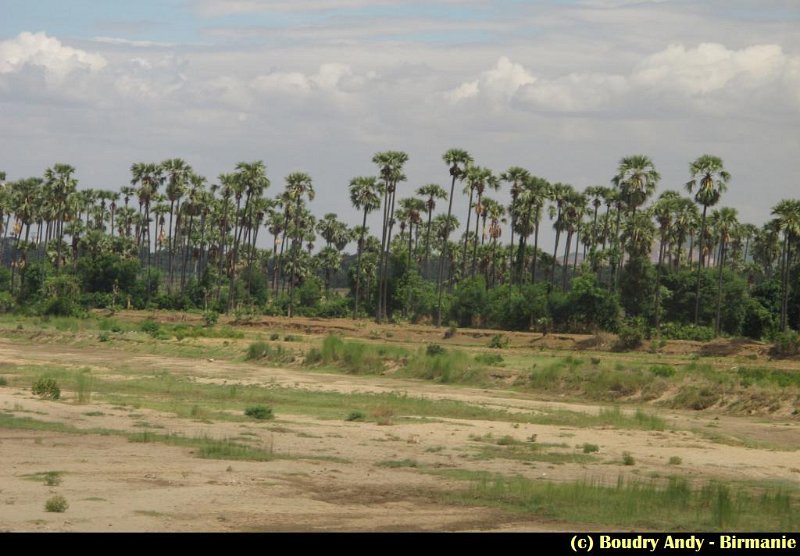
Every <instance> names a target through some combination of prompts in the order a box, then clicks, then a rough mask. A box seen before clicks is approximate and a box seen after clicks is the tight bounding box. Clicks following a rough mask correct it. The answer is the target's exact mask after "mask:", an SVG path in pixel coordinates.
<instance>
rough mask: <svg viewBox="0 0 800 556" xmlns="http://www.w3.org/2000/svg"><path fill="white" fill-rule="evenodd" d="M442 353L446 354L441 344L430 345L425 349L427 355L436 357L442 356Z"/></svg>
mask: <svg viewBox="0 0 800 556" xmlns="http://www.w3.org/2000/svg"><path fill="white" fill-rule="evenodd" d="M442 353H444V348H443V347H442V346H440V345H439V344H428V346H427V347H426V348H425V354H426V355H430V356H434V355H441V354H442Z"/></svg>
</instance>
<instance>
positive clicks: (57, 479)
mask: <svg viewBox="0 0 800 556" xmlns="http://www.w3.org/2000/svg"><path fill="white" fill-rule="evenodd" d="M44 484H45V485H47V486H49V487H54V486H58V485H60V484H61V473H59V472H58V471H48V472H47V473H45V474H44Z"/></svg>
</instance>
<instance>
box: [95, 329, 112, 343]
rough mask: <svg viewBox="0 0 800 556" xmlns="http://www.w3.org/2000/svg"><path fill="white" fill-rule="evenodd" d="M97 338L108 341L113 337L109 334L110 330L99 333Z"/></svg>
mask: <svg viewBox="0 0 800 556" xmlns="http://www.w3.org/2000/svg"><path fill="white" fill-rule="evenodd" d="M97 339H98V340H100V341H101V342H107V341H108V340H110V339H111V337H110V336H109V335H108V332H105V331H103V332H101V333H100V334H98V335H97Z"/></svg>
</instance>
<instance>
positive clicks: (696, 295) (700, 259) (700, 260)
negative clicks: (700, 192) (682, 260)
mask: <svg viewBox="0 0 800 556" xmlns="http://www.w3.org/2000/svg"><path fill="white" fill-rule="evenodd" d="M707 209H708V206H707V205H703V218H702V220H701V221H700V241H699V244H698V245H699V246H700V252H699V254H698V264H697V287H696V288H695V292H694V325H695V326H697V323H698V321H699V319H700V277H701V272H702V271H703V238H704V237H705V235H706V210H707Z"/></svg>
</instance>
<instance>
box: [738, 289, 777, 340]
mask: <svg viewBox="0 0 800 556" xmlns="http://www.w3.org/2000/svg"><path fill="white" fill-rule="evenodd" d="M774 326H775V320H774V319H773V317H772V313H770V312H769V310H768V309H767V308H766V307H764V306H763V305H762V304H761V303H759V302H758V301H756V300H755V299H749V300H748V303H747V309H746V310H745V313H744V321H743V322H742V335H744V336H747V337H748V338H752V339H754V340H760V339H761V338H763V337H764V336H766V335H767V334H769V332H770V330H772V328H773V327H774Z"/></svg>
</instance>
